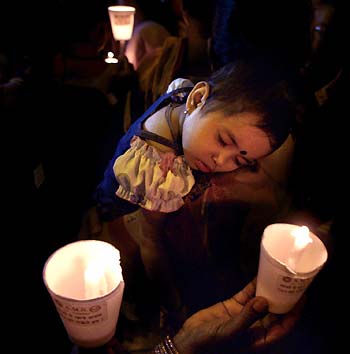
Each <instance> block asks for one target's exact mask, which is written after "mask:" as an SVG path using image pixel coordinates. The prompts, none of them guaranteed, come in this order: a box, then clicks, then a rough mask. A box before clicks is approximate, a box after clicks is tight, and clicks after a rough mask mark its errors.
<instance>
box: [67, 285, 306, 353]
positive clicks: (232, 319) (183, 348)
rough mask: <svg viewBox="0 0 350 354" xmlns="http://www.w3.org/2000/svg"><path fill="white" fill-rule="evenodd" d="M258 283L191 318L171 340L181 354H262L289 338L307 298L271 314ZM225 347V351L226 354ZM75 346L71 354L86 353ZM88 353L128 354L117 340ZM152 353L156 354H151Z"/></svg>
mask: <svg viewBox="0 0 350 354" xmlns="http://www.w3.org/2000/svg"><path fill="white" fill-rule="evenodd" d="M255 289H256V280H255V279H254V280H253V281H251V282H250V283H249V284H248V285H247V286H246V287H245V288H244V289H242V290H241V291H240V292H238V293H237V294H235V295H234V296H233V297H231V298H229V299H227V300H225V301H223V302H218V303H217V304H215V305H213V306H210V307H208V308H205V309H203V310H201V311H198V312H196V313H195V314H194V315H192V316H191V317H189V318H188V319H187V320H186V321H185V323H184V324H183V325H182V327H181V328H180V330H179V332H178V333H177V334H176V335H175V336H174V337H173V339H172V341H173V343H174V345H175V346H176V348H177V350H178V352H179V353H180V354H199V353H205V354H209V353H216V354H218V353H220V354H224V353H230V354H232V353H235V354H238V353H246V354H252V353H259V352H260V351H262V350H266V349H267V348H269V347H270V346H272V345H274V344H276V343H278V342H279V341H280V340H282V339H283V338H284V337H286V336H287V335H288V334H289V333H290V332H291V330H292V329H293V328H294V326H295V324H296V323H297V321H298V320H299V318H300V316H301V312H302V309H303V305H304V302H305V298H304V297H302V298H301V300H300V301H299V302H298V303H297V304H296V305H295V306H294V308H293V309H292V310H291V311H290V312H288V313H287V314H285V315H275V314H272V313H269V312H268V303H267V300H266V299H265V298H263V297H260V296H255ZM225 346H226V351H225ZM84 353H85V350H84V349H82V348H77V347H75V350H73V351H72V354H84ZM86 353H89V354H92V353H94V354H118V353H119V354H127V352H126V351H125V350H124V349H123V348H122V347H121V346H120V344H119V343H118V342H117V340H116V339H115V338H113V339H112V340H111V341H110V342H109V343H107V344H106V345H104V346H103V347H99V348H96V349H94V350H93V352H91V350H87V351H86ZM149 354H154V352H153V351H152V352H150V353H149Z"/></svg>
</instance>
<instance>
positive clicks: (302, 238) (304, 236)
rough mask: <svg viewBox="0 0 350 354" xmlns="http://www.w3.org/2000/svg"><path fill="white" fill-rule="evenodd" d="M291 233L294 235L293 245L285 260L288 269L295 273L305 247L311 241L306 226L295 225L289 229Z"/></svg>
mask: <svg viewBox="0 0 350 354" xmlns="http://www.w3.org/2000/svg"><path fill="white" fill-rule="evenodd" d="M291 235H292V236H293V237H294V245H293V248H292V250H291V253H290V256H289V258H288V260H287V265H288V266H289V268H290V270H291V271H292V272H294V273H295V272H296V268H297V266H298V263H299V262H300V260H301V257H302V255H303V253H304V251H305V249H306V247H307V246H308V245H309V244H310V243H312V238H311V237H310V231H309V228H308V227H307V226H297V227H295V228H294V229H293V230H292V231H291Z"/></svg>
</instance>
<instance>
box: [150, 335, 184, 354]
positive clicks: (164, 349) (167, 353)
mask: <svg viewBox="0 0 350 354" xmlns="http://www.w3.org/2000/svg"><path fill="white" fill-rule="evenodd" d="M154 353H155V354H180V353H179V352H178V350H177V349H176V347H175V345H174V343H173V341H172V340H171V338H170V336H166V337H165V338H164V339H163V341H162V342H160V343H159V344H157V345H156V346H155V348H154Z"/></svg>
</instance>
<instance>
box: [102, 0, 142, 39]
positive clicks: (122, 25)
mask: <svg viewBox="0 0 350 354" xmlns="http://www.w3.org/2000/svg"><path fill="white" fill-rule="evenodd" d="M108 14H109V20H110V23H111V27H112V32H113V37H114V39H115V40H119V41H127V40H129V39H130V38H131V36H132V31H133V29H134V16H135V8H134V7H132V6H121V5H115V6H109V7H108Z"/></svg>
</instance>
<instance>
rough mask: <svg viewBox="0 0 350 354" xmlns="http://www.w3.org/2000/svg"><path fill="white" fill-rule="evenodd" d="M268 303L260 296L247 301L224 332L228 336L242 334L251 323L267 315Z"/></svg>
mask: <svg viewBox="0 0 350 354" xmlns="http://www.w3.org/2000/svg"><path fill="white" fill-rule="evenodd" d="M267 311H268V302H267V300H266V299H265V298H263V297H261V296H257V297H254V298H253V299H251V300H249V301H248V302H247V303H246V304H245V305H244V307H243V308H242V310H241V312H240V314H239V315H238V316H237V317H236V318H235V319H234V320H232V321H229V322H228V323H227V327H226V331H227V334H228V335H229V336H232V335H236V334H239V333H242V332H244V331H245V330H246V329H248V328H249V327H250V326H251V325H252V324H253V323H255V322H256V321H257V320H259V319H261V318H262V317H264V316H265V315H266V314H267Z"/></svg>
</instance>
